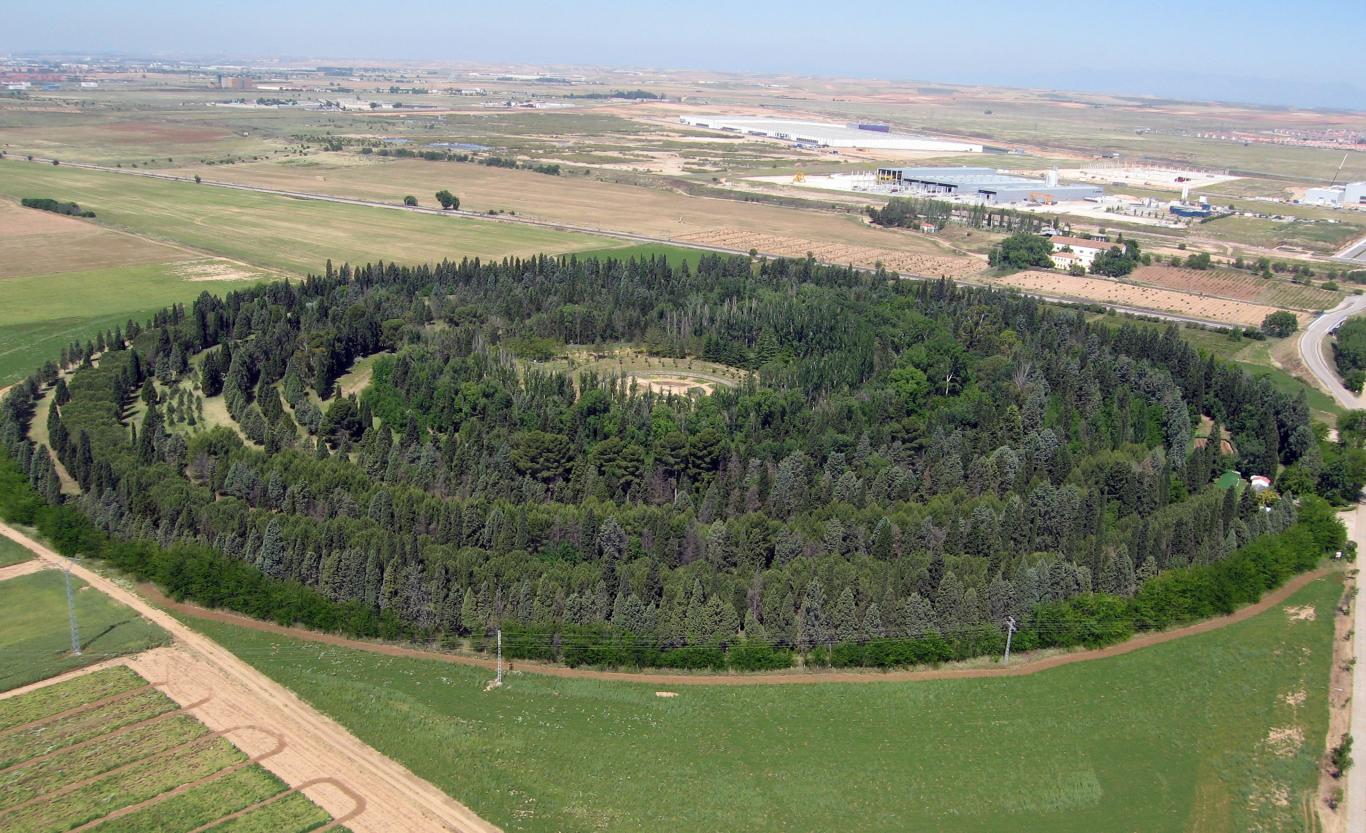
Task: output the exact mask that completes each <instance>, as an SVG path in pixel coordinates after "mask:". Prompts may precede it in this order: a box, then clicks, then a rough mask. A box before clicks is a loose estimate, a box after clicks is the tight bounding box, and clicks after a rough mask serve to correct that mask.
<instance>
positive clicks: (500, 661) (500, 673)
mask: <svg viewBox="0 0 1366 833" xmlns="http://www.w3.org/2000/svg"><path fill="white" fill-rule="evenodd" d="M493 684H494V685H502V684H503V629H502V628H499V629H498V677H497V679H495V680H494V682H493Z"/></svg>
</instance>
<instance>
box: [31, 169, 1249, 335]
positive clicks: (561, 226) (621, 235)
mask: <svg viewBox="0 0 1366 833" xmlns="http://www.w3.org/2000/svg"><path fill="white" fill-rule="evenodd" d="M35 158H36V157H35ZM67 164H68V166H69V167H72V168H83V169H87V170H93V171H100V172H104V173H115V174H120V173H121V174H125V175H129V176H142V177H150V178H153V179H160V180H166V181H172V182H193V179H192V178H190V177H183V176H173V175H170V174H157V173H152V172H150V171H134V170H126V169H124V170H120V169H117V168H106V167H102V166H99V165H89V164H84V163H77V162H71V163H67ZM200 184H204V185H212V186H215V187H221V188H230V189H234V190H239V191H252V192H256V193H262V194H274V195H277V196H287V197H293V198H296V199H305V200H317V201H322V202H332V203H340V204H344V205H357V206H368V207H371V208H386V209H391V210H395V211H409V212H419V213H425V214H433V215H438V216H457V217H465V218H467V219H477V220H481V221H484V222H490V223H511V224H517V225H529V226H537V227H541V228H546V229H551V230H555V231H567V232H577V233H583V234H595V235H599V236H602V237H613V238H617V239H620V240H630V241H633V242H637V243H663V244H671V245H679V246H683V247H685V248H690V249H698V250H701V251H708V252H716V253H719V254H748V249H735V248H730V247H727V246H724V245H713V244H707V243H700V242H695V241H692V240H688V239H686V238H685V237H679V238H672V237H654V236H649V235H643V234H634V233H631V232H623V231H612V230H609V229H598V228H591V227H586V226H577V225H571V224H567V223H558V222H549V221H544V220H532V219H529V218H526V217H512V216H508V215H489V214H481V213H478V212H473V211H468V212H467V211H444V210H442V209H437V208H425V207H422V206H405V205H396V204H392V203H385V202H378V201H372V200H361V199H353V198H349V197H337V196H331V195H327V194H317V193H310V192H306V191H285V190H280V189H275V188H264V187H259V186H251V185H241V184H238V183H232V182H222V181H217V180H207V179H205V180H202V181H201V183H200ZM759 254H760V255H763V256H767V257H788V256H790V255H785V254H783V253H780V252H768V251H761V252H759ZM907 256H910V257H913V256H915V255H913V254H910V253H907ZM944 259H945V260H948V258H944ZM834 265H841V266H848V265H849V264H847V263H836V264H834ZM854 268H855V269H858V270H860V271H864V272H872V271H876V269H875V267H871V266H859V265H854ZM973 271H976V270H975V269H974V270H973ZM901 276H902V277H903V278H908V279H912V280H938V279H939V276H936V275H923V274H914V273H909V272H901ZM960 279H963V278H960ZM965 282H972V281H966V280H965ZM1023 294H1025V295H1028V296H1030V297H1034V298H1038V299H1040V300H1043V301H1050V302H1054V303H1063V304H1074V303H1076V302H1077V300H1078V299H1077V298H1076V297H1068V296H1066V295H1056V294H1048V293H1043V292H1035V291H1027V292H1023ZM1192 297H1194V296H1192ZM1096 303H1100V304H1104V305H1105V306H1109V307H1112V308H1114V309H1115V310H1117V311H1119V312H1132V313H1137V314H1142V315H1155V316H1156V317H1158V318H1162V319H1164V320H1169V321H1176V322H1180V323H1193V324H1204V325H1207V326H1214V327H1227V326H1228V325H1229V322H1227V321H1223V320H1219V319H1214V318H1201V317H1198V316H1191V315H1179V314H1176V313H1173V312H1171V311H1169V310H1155V309H1150V308H1147V307H1139V306H1128V305H1117V304H1112V303H1109V302H1104V301H1097V302H1096Z"/></svg>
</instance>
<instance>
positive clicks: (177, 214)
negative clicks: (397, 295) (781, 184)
mask: <svg viewBox="0 0 1366 833" xmlns="http://www.w3.org/2000/svg"><path fill="white" fill-rule="evenodd" d="M49 193H52V194H60V195H62V197H63V199H75V200H77V201H80V202H82V203H84V204H86V206H87V207H89V208H92V209H94V210H95V211H96V213H97V215H98V217H97V220H96V223H97V224H99V225H102V226H105V227H109V228H114V229H118V230H122V231H130V232H133V233H135V234H138V235H141V236H143V237H145V238H148V239H152V240H158V241H163V242H169V243H174V244H177V245H179V246H184V247H190V248H191V250H192V251H188V252H185V253H184V254H185V256H188V257H191V258H193V257H194V256H195V253H196V252H198V253H206V254H212V255H216V256H218V257H221V258H228V259H230V260H229V261H222V262H218V264H217V266H214V265H213V263H214V262H206V263H205V266H204V267H202V270H201V273H200V274H198V275H196V274H195V264H193V263H191V264H190V265H189V266H187V265H186V263H185V262H179V263H150V264H148V263H143V264H137V265H126V264H125V263H123V262H118V261H111V262H109V264H108V265H107V266H101V267H100V268H94V269H84V270H80V271H63V272H59V273H58V274H48V273H49V272H52V271H53V266H52V265H48V266H47V268H46V269H44V268H43V264H44V257H43V251H42V249H41V248H38V249H37V250H35V251H22V252H16V254H22V255H23V256H24V262H25V263H26V264H30V266H29V269H28V271H26V272H25V273H23V274H20V275H18V276H16V277H8V278H5V279H3V280H0V384H7V383H9V382H13V381H16V380H17V379H20V378H22V377H23V376H24V375H26V374H27V373H29V372H31V371H32V370H33V369H34V368H36V367H37V366H38V365H40V364H41V363H42V362H43V361H46V360H48V359H52V358H55V357H56V356H57V355H58V354H59V353H60V352H61V348H62V347H63V346H65V345H66V344H68V343H70V342H71V341H73V340H77V339H80V340H85V339H89V338H91V337H92V336H93V335H94V334H95V333H96V332H99V331H102V330H107V329H112V328H113V327H114V326H118V325H122V324H123V323H124V322H126V321H127V320H128V318H130V317H133V318H137V319H142V318H144V317H145V316H146V315H148V314H149V313H150V312H152V311H153V310H156V309H160V308H161V307H163V306H165V305H166V304H168V303H173V302H188V301H191V300H193V299H194V298H195V297H197V296H198V295H199V293H201V292H204V291H209V292H212V293H214V294H220V295H221V294H224V293H226V292H228V291H230V290H232V289H234V288H239V287H243V286H248V285H250V284H251V283H253V282H255V281H257V280H260V279H261V278H270V277H279V276H282V275H285V274H293V275H304V274H306V273H308V272H320V271H321V270H322V268H323V265H324V264H325V263H326V261H327V260H328V259H329V258H331V259H332V260H333V261H334V262H335V263H337V264H338V265H340V264H341V263H343V262H352V263H362V262H369V261H375V260H394V259H397V260H400V261H402V262H408V263H420V262H434V261H439V260H442V259H445V258H451V259H459V258H461V257H464V256H467V255H469V256H480V257H485V258H501V257H504V256H506V255H519V254H532V253H537V252H542V251H545V252H569V251H575V250H582V249H604V248H608V247H610V245H611V241H610V240H609V239H607V238H602V237H595V236H590V235H582V234H568V233H561V232H556V231H550V230H546V229H539V228H533V227H528V226H519V225H513V224H506V223H487V222H482V221H478V220H470V219H462V218H456V217H441V216H435V215H428V214H413V213H408V212H401V211H390V210H386V209H381V208H369V207H364V206H353V205H341V204H334V203H326V202H316V201H310V200H298V199H291V198H288V197H280V196H272V195H264V194H254V193H250V192H245V191H234V190H229V189H225V188H214V187H212V186H196V185H194V184H192V183H183V182H165V181H161V180H155V179H147V178H143V177H136V176H129V175H123V174H115V173H102V172H98V171H86V170H79V169H75V168H69V167H55V168H54V167H52V166H51V165H39V164H34V163H29V162H24V161H21V160H16V159H13V158H11V159H6V160H0V196H8V197H11V198H14V199H20V198H23V197H27V196H33V195H35V194H38V195H43V194H49ZM0 237H3V229H0ZM19 240H21V241H23V240H31V241H32V242H31V246H33V247H50V246H53V245H62V241H61V240H57V241H56V242H54V241H53V240H52V239H50V238H48V237H46V236H42V235H34V236H32V237H31V238H22V237H21V238H19ZM231 261H237V262H238V264H240V269H241V272H242V274H240V275H238V276H235V277H234V279H231V280H215V279H213V276H214V274H215V273H214V271H213V270H214V268H221V267H223V266H224V265H226V266H231V265H232V264H231ZM206 278H207V279H206ZM242 278H245V279H242Z"/></svg>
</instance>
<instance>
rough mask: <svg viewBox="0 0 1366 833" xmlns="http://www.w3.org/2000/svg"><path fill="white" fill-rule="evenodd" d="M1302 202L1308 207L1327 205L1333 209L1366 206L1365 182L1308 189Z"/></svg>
mask: <svg viewBox="0 0 1366 833" xmlns="http://www.w3.org/2000/svg"><path fill="white" fill-rule="evenodd" d="M1304 201H1305V202H1306V203H1309V204H1310V205H1327V206H1332V207H1334V208H1345V207H1347V206H1357V205H1366V182H1349V183H1347V184H1346V185H1336V186H1329V187H1327V188H1310V189H1309V190H1308V191H1307V192H1306V193H1305V195H1304Z"/></svg>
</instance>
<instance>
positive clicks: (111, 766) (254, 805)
mask: <svg viewBox="0 0 1366 833" xmlns="http://www.w3.org/2000/svg"><path fill="white" fill-rule="evenodd" d="M124 667H126V666H124ZM155 685H156V684H153V683H147V684H145V685H140V686H136V687H134V688H131V689H128V690H127V691H125V692H121V693H120V694H123V695H126V694H142V693H146V692H148V691H149V690H150V689H152V688H154V687H155ZM44 687H46V686H44ZM41 688H42V687H40V688H38V689H32V690H29V691H27V692H25V693H26V694H30V695H33V696H34V697H35V698H38V697H40V695H39V692H40V691H41ZM114 696H116V697H117V696H119V695H114ZM158 697H159V698H160V699H161V700H163V701H165V702H166V703H167V705H174V704H173V703H170V701H169V700H168V699H167V698H165V697H164V695H158ZM107 700H109V698H100V699H99V700H95V701H91V702H90V703H88V704H86V705H85V707H84V708H82V707H77V708H73V709H67V710H65V711H61V712H57V713H55V714H53V715H49V716H47V717H45V718H40V719H39V720H37V721H33V722H30V723H24V724H18V725H16V726H13V727H10V729H9V730H7V731H13V732H22V731H23V730H25V729H30V728H42V729H46V728H48V727H51V726H53V724H59V723H61V722H62V721H64V720H71V719H73V718H79V717H81V716H82V715H84V714H87V713H89V712H90V711H92V710H94V711H98V710H99V705H98V704H99V703H101V702H102V701H107ZM208 700H209V698H204V699H203V700H202V701H199V702H196V703H191V704H188V705H186V706H183V707H180V708H172V709H170V710H168V711H165V712H162V713H161V714H157V715H154V716H153V717H150V718H147V719H145V720H141V721H138V722H136V723H132V724H127V725H117V724H115V726H114V727H112V728H110V729H109V730H108V731H107V732H106V733H105V734H102V735H99V736H96V737H91V738H87V739H85V740H83V741H80V742H78V743H75V744H72V745H68V746H65V747H60V748H56V749H51V750H50V751H48V752H44V753H41V754H38V755H35V756H33V757H29V758H28V759H26V760H23V761H20V762H18V763H15V764H12V765H9V766H6V767H4V768H2V769H0V822H3V820H4V819H6V818H7V817H10V816H11V815H12V814H16V813H19V812H20V811H22V810H24V809H26V808H28V807H30V806H33V805H36V804H39V803H44V804H46V803H48V802H51V801H54V800H59V799H61V798H62V797H64V796H66V795H69V794H71V793H73V792H76V791H78V790H81V789H83V788H85V787H89V786H91V785H93V784H97V783H102V782H104V781H106V780H111V779H114V780H116V779H118V778H119V777H120V776H121V775H123V774H124V773H126V772H128V771H130V770H135V769H136V770H143V769H146V768H147V767H148V766H149V765H150V764H152V763H154V762H156V761H159V760H172V761H176V762H179V759H180V756H181V755H182V753H185V752H187V751H206V750H207V749H208V747H210V746H212V745H214V742H215V741H220V740H225V739H226V736H227V735H229V734H231V733H233V732H235V731H240V730H243V729H253V730H256V731H264V730H262V729H260V727H255V726H242V727H231V728H228V729H224V730H219V731H213V730H210V729H209V728H208V727H207V726H205V725H204V724H203V723H201V722H200V721H199V720H198V719H196V718H195V717H194V716H193V715H192V714H191V713H190V710H191V709H193V708H196V707H198V706H199V705H202V704H203V703H206V702H208ZM116 702H117V701H116ZM168 718H173V719H174V718H178V719H179V724H178V725H174V726H170V727H166V726H158V725H156V724H158V723H160V722H162V721H165V720H167V719H168ZM106 728H109V727H106ZM148 729H158V730H161V731H159V732H157V733H151V732H146V733H145V734H144V735H143V736H142V737H136V738H133V739H132V741H133V743H132V745H131V746H128V745H126V744H125V743H121V742H120V741H126V740H128V739H129V738H128V736H129V735H130V734H134V733H142V732H144V730H148ZM172 730H174V731H172ZM39 741H40V742H41V743H43V744H45V745H46V746H48V747H50V746H51V743H52V738H51V737H49V736H48V735H47V733H46V732H45V733H43V735H42V736H40V738H39ZM105 747H107V748H105ZM283 749H284V743H283V742H282V741H280V740H279V739H278V738H277V739H276V743H275V745H274V747H273V748H272V749H270V750H268V751H266V752H264V753H259V754H256V755H253V756H250V757H249V758H248V757H247V756H245V755H242V756H241V757H242V758H243V760H240V761H237V762H236V763H232V764H231V765H229V766H227V767H225V768H223V769H220V770H218V771H216V772H213V773H210V774H208V775H205V776H203V777H201V778H199V779H197V780H195V781H193V782H189V783H186V784H181V785H178V786H176V787H175V788H173V789H171V790H169V791H166V792H162V793H160V794H157V795H154V796H151V797H149V798H147V799H145V800H142V801H140V802H137V803H134V804H131V805H128V806H125V807H122V808H117V809H116V810H114V811H113V812H111V813H109V814H107V815H105V816H103V817H102V818H98V819H93V820H91V821H88V822H85V823H84V824H82V825H81V826H79V827H76V828H75V829H76V830H84V829H86V828H88V827H93V826H101V827H102V826H103V825H104V824H106V823H108V822H110V821H112V820H114V819H117V818H121V817H123V816H130V815H133V814H136V813H144V812H147V811H151V810H154V809H155V808H157V807H158V806H159V805H161V804H162V803H163V802H165V801H170V800H173V799H175V798H177V797H179V796H181V795H184V794H185V793H187V792H190V791H192V790H196V789H199V788H202V787H205V786H207V785H209V784H213V783H214V782H217V781H219V780H222V779H228V778H230V777H232V776H234V775H236V774H238V773H242V772H244V771H245V770H247V768H248V767H250V766H251V765H252V764H256V763H259V762H260V761H262V760H265V759H267V758H269V757H271V756H273V755H276V754H279V753H280V752H281V751H283ZM142 753H145V754H142ZM130 756H131V757H130ZM101 766H104V767H106V768H103V769H101V768H100V767H101ZM172 769H174V767H168V768H167V771H170V770H172ZM262 774H263V775H266V777H267V778H270V779H272V780H274V781H275V782H276V783H277V784H279V786H278V788H277V789H276V790H274V791H273V792H268V793H264V794H262V795H260V796H259V797H256V798H254V799H253V800H252V801H251V802H250V803H249V804H247V805H246V806H243V807H237V808H235V809H233V810H232V811H231V812H226V813H223V814H220V815H219V816H217V817H214V818H212V819H210V820H208V821H207V822H206V823H203V824H201V825H199V826H198V827H196V828H195V829H196V830H208V829H211V828H213V827H216V826H218V825H220V824H224V823H226V822H228V821H232V820H233V819H236V818H238V817H241V816H244V815H247V814H249V813H251V812H253V811H255V810H257V809H259V808H261V807H263V806H265V805H267V804H270V803H272V802H275V801H279V800H281V799H284V798H286V797H288V796H291V795H294V794H296V793H299V791H300V787H290V786H288V785H285V784H283V783H279V782H278V779H275V778H274V776H271V775H267V774H266V773H265V772H264V771H262ZM73 778H74V780H73ZM332 780H333V779H329V778H323V779H316V781H315V782H313V783H323V782H331V781H332ZM301 786H302V785H301ZM233 792H234V793H236V792H237V791H236V790H233ZM334 824H335V822H333V823H329V824H328V825H327V826H328V827H330V826H333V825H334ZM130 829H140V828H137V827H133V828H130Z"/></svg>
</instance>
